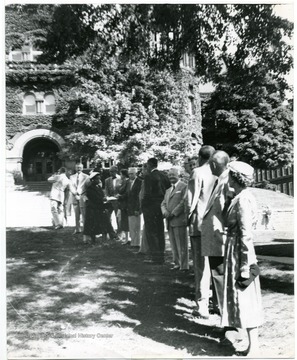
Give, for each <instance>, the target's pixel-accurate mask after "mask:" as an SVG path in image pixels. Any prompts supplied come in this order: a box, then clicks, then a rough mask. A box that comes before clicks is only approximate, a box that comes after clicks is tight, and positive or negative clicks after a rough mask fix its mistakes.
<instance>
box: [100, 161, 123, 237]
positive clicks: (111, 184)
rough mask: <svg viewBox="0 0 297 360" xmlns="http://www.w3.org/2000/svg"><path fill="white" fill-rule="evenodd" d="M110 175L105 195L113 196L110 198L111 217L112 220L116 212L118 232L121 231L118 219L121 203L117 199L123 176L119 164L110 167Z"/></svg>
mask: <svg viewBox="0 0 297 360" xmlns="http://www.w3.org/2000/svg"><path fill="white" fill-rule="evenodd" d="M109 173H110V177H108V178H107V179H105V185H104V189H105V195H106V197H107V198H108V197H111V198H113V199H112V200H108V203H109V208H108V211H109V217H110V221H111V216H112V213H113V212H114V213H115V217H116V221H117V227H118V233H119V232H120V223H119V219H118V216H117V215H118V211H119V203H118V200H117V199H116V198H117V196H118V195H119V188H120V186H121V177H120V175H118V167H117V166H111V168H110V169H109Z"/></svg>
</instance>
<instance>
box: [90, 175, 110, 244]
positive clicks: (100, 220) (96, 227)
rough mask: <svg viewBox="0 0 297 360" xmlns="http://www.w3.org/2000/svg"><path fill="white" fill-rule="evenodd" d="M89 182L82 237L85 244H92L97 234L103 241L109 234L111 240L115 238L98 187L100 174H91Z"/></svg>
mask: <svg viewBox="0 0 297 360" xmlns="http://www.w3.org/2000/svg"><path fill="white" fill-rule="evenodd" d="M90 182H91V184H90V185H89V186H88V188H87V189H86V193H87V197H88V201H87V206H86V219H85V226H84V236H83V242H84V243H85V244H88V243H90V242H92V243H93V244H94V243H95V240H96V235H99V234H102V236H103V241H105V240H106V234H109V237H110V238H111V239H113V238H114V237H115V233H114V231H113V228H112V226H111V223H110V218H109V215H108V211H107V209H106V198H105V194H104V192H103V190H102V188H101V186H100V173H99V172H96V171H93V172H91V174H90ZM89 238H90V240H89Z"/></svg>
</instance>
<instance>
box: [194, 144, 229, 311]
mask: <svg viewBox="0 0 297 360" xmlns="http://www.w3.org/2000/svg"><path fill="white" fill-rule="evenodd" d="M228 163H229V156H228V154H227V153H225V152H224V151H216V152H215V153H214V154H213V156H212V157H211V159H210V168H211V171H212V173H213V175H215V176H217V177H218V179H217V181H216V183H215V185H214V188H213V191H212V194H211V196H210V198H209V201H208V204H207V206H206V209H205V213H204V216H203V220H202V225H201V248H202V255H203V256H207V257H208V259H209V265H210V269H211V277H212V284H213V304H214V307H215V306H218V310H219V311H220V313H222V312H221V311H222V303H223V278H224V272H223V270H224V264H223V262H224V248H225V241H226V232H225V224H224V219H223V210H224V208H226V207H227V206H228V204H229V203H230V198H231V197H232V196H233V193H231V192H230V189H229V186H228V174H229V170H228V169H227V164H228Z"/></svg>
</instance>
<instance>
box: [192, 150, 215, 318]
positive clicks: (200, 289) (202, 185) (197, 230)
mask: <svg viewBox="0 0 297 360" xmlns="http://www.w3.org/2000/svg"><path fill="white" fill-rule="evenodd" d="M214 151H215V149H214V148H213V147H212V146H209V145H204V146H202V147H201V149H200V151H199V154H198V155H199V160H198V161H199V167H198V168H195V169H194V170H193V172H192V174H191V178H190V180H189V183H188V191H187V204H186V206H187V211H186V213H187V220H188V226H189V235H190V240H191V247H192V251H193V266H194V274H195V301H196V304H197V307H196V308H195V309H194V311H193V314H194V315H197V316H199V317H202V318H208V317H209V311H208V302H209V299H208V298H209V289H207V291H205V289H206V286H207V285H206V284H209V282H210V269H209V263H208V258H207V257H204V256H202V253H201V223H202V218H203V215H204V212H205V208H206V205H207V203H208V200H209V198H210V195H211V191H212V189H213V186H214V183H215V180H216V177H215V176H214V175H213V174H212V172H211V169H210V166H209V159H210V158H211V156H212V154H213V153H214Z"/></svg>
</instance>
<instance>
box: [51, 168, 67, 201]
mask: <svg viewBox="0 0 297 360" xmlns="http://www.w3.org/2000/svg"><path fill="white" fill-rule="evenodd" d="M47 181H49V182H50V183H52V184H53V185H52V189H51V193H50V199H51V200H56V201H59V202H61V203H63V202H64V199H65V190H66V189H67V187H68V186H69V179H68V178H67V176H66V175H65V174H60V175H52V176H50V177H49V178H48V180H47Z"/></svg>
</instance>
